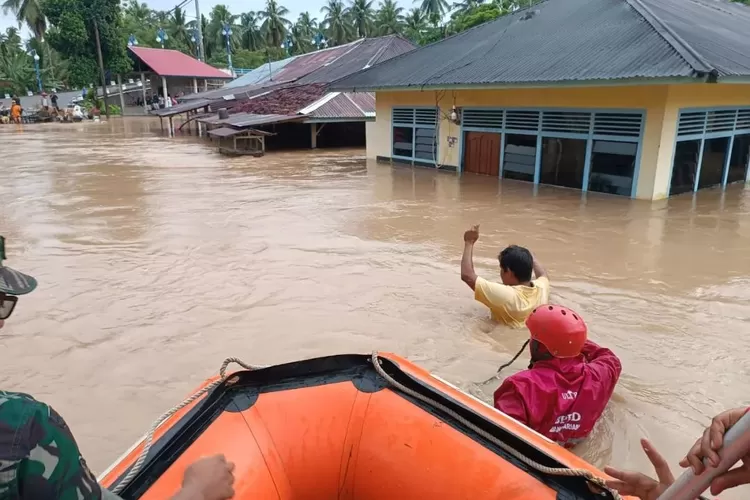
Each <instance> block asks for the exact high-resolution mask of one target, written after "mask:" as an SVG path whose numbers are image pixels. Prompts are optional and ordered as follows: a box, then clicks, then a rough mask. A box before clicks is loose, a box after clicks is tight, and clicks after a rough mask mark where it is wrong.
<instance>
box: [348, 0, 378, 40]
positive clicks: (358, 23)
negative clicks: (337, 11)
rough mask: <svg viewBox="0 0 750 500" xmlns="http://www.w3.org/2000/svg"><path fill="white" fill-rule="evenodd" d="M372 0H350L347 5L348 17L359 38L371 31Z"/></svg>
mask: <svg viewBox="0 0 750 500" xmlns="http://www.w3.org/2000/svg"><path fill="white" fill-rule="evenodd" d="M372 2H373V0H369V1H368V0H352V4H351V6H350V7H349V18H350V19H351V21H352V23H353V24H354V30H355V31H356V33H357V35H358V36H359V37H360V38H364V37H366V36H368V35H369V34H370V31H372V21H373V18H374V17H375V12H374V11H373V8H372Z"/></svg>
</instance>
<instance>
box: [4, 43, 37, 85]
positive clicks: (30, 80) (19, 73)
mask: <svg viewBox="0 0 750 500" xmlns="http://www.w3.org/2000/svg"><path fill="white" fill-rule="evenodd" d="M0 80H3V81H7V82H10V86H11V88H12V89H13V92H14V93H17V94H21V93H24V94H25V93H26V91H27V90H28V89H31V88H36V86H35V84H34V67H33V65H32V62H31V58H30V57H29V56H28V54H26V53H25V52H23V51H20V50H19V51H11V52H9V53H7V54H0Z"/></svg>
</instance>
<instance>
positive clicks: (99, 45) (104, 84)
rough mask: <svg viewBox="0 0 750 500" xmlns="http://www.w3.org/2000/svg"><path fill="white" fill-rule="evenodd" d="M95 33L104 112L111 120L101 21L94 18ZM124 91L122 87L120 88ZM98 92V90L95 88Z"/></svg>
mask: <svg viewBox="0 0 750 500" xmlns="http://www.w3.org/2000/svg"><path fill="white" fill-rule="evenodd" d="M94 35H95V37H96V56H97V58H98V59H99V74H100V76H101V79H102V93H103V94H104V114H105V115H106V116H107V120H109V106H108V105H107V81H106V78H105V77H104V59H102V41H101V40H100V39H99V23H98V22H97V21H96V17H95V18H94ZM120 91H122V89H120ZM94 92H96V90H94Z"/></svg>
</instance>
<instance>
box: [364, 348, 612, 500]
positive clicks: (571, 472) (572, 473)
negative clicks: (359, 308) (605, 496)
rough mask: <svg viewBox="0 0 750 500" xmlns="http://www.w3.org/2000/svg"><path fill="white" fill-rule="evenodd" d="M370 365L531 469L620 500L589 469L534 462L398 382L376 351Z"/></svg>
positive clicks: (412, 395)
mask: <svg viewBox="0 0 750 500" xmlns="http://www.w3.org/2000/svg"><path fill="white" fill-rule="evenodd" d="M371 360H372V366H373V367H375V371H376V372H378V375H380V376H381V377H383V378H384V379H385V380H386V381H387V382H388V383H389V384H391V385H392V386H394V387H395V388H396V389H398V390H400V391H401V392H403V393H405V394H408V395H409V396H411V397H413V398H416V399H418V400H420V401H422V402H423V403H427V404H428V405H430V406H432V407H433V408H437V409H438V410H440V411H443V412H445V413H447V414H448V415H450V416H451V417H453V418H454V419H456V420H457V421H458V422H459V423H461V424H462V425H464V426H466V427H468V428H469V429H471V430H472V431H474V432H476V433H477V434H479V435H480V436H482V437H483V438H484V439H486V440H487V441H489V442H491V443H492V444H494V445H495V446H497V447H499V448H500V449H502V450H503V451H505V452H507V453H509V454H510V455H511V456H512V457H514V458H516V459H517V460H520V461H521V462H523V463H524V464H526V465H528V466H529V467H531V468H532V469H535V470H537V471H539V472H541V473H544V474H549V475H552V476H569V477H582V478H584V479H586V480H587V481H589V482H590V483H591V484H593V485H595V486H596V487H598V488H601V489H603V490H605V491H608V492H609V493H610V494H611V495H612V498H613V499H614V500H622V497H621V496H620V494H619V493H618V492H617V491H615V490H613V489H611V488H609V487H607V485H606V484H605V483H604V480H603V479H602V478H600V477H597V476H595V475H594V474H592V473H591V471H588V470H586V469H571V468H569V467H547V466H546V465H542V464H540V463H538V462H535V461H534V460H532V459H530V458H529V457H527V456H526V455H524V454H523V453H521V452H520V451H518V450H516V449H515V448H513V447H512V446H510V445H509V444H507V443H504V442H503V441H501V440H500V439H498V438H496V437H495V436H493V435H492V434H490V433H489V432H487V431H485V430H484V429H482V428H480V427H478V426H476V425H474V424H473V423H471V422H469V421H468V420H466V419H465V418H463V417H462V416H461V415H459V414H458V413H456V412H455V411H453V410H451V409H450V408H448V407H447V406H445V405H443V404H442V403H438V402H437V401H434V400H432V399H430V398H428V397H427V396H424V395H422V394H420V393H418V392H417V391H415V390H413V389H409V388H408V387H406V386H405V385H403V384H401V383H400V382H398V381H396V380H395V379H394V378H393V377H391V376H390V375H388V374H387V373H386V372H385V370H384V369H383V367H382V366H381V361H380V358H379V357H378V353H377V352H373V353H372V357H371Z"/></svg>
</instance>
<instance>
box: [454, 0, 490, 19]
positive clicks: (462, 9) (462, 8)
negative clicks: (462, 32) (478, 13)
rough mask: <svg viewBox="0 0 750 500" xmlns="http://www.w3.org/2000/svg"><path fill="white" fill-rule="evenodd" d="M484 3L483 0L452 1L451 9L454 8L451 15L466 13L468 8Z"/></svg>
mask: <svg viewBox="0 0 750 500" xmlns="http://www.w3.org/2000/svg"><path fill="white" fill-rule="evenodd" d="M483 3H484V0H461V1H460V2H453V5H452V6H451V8H452V9H455V10H454V12H453V14H451V16H452V17H456V16H461V15H464V14H466V13H468V12H469V11H470V10H472V9H474V8H476V7H479V6H480V5H481V4H483Z"/></svg>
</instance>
